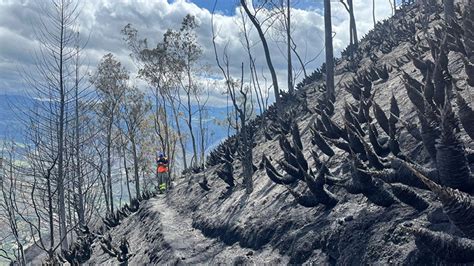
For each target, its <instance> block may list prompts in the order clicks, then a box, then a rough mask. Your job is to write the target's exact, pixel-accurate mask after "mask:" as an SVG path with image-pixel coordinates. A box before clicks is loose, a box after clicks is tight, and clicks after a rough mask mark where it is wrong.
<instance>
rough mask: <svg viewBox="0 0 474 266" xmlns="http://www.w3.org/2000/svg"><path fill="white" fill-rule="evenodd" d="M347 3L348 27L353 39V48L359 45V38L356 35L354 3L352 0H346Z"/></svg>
mask: <svg viewBox="0 0 474 266" xmlns="http://www.w3.org/2000/svg"><path fill="white" fill-rule="evenodd" d="M347 3H348V5H349V15H350V24H351V26H350V28H351V31H352V36H353V38H354V39H353V41H354V45H355V48H356V49H357V47H358V46H359V39H358V37H357V26H356V21H355V16H354V4H353V3H352V0H347Z"/></svg>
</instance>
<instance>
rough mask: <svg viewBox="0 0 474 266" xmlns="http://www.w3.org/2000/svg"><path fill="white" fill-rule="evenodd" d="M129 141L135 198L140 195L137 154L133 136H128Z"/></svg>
mask: <svg viewBox="0 0 474 266" xmlns="http://www.w3.org/2000/svg"><path fill="white" fill-rule="evenodd" d="M130 142H131V143H132V155H133V169H134V176H135V192H136V194H137V198H138V197H139V196H140V176H139V174H138V168H139V166H138V156H137V144H136V142H135V137H134V136H131V137H130Z"/></svg>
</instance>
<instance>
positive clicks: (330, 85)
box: [324, 0, 335, 99]
mask: <svg viewBox="0 0 474 266" xmlns="http://www.w3.org/2000/svg"><path fill="white" fill-rule="evenodd" d="M324 33H325V47H326V88H327V94H326V97H327V99H329V98H331V97H332V96H334V95H335V91H334V54H333V47H332V25H331V1H330V0H324Z"/></svg>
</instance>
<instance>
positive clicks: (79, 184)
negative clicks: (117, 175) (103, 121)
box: [74, 47, 85, 225]
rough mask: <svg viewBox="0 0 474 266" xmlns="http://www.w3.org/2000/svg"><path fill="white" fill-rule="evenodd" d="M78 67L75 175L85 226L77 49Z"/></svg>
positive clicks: (77, 77)
mask: <svg viewBox="0 0 474 266" xmlns="http://www.w3.org/2000/svg"><path fill="white" fill-rule="evenodd" d="M76 53H77V54H76V62H75V63H76V65H75V72H76V73H75V74H76V77H75V88H74V89H75V92H74V93H75V101H74V104H75V108H74V109H75V120H74V123H75V141H76V143H75V144H76V147H75V157H76V167H75V169H74V170H75V175H76V178H77V216H78V219H79V224H80V225H85V215H84V214H85V210H84V193H83V191H82V186H83V185H84V177H83V176H82V173H81V158H80V156H81V151H80V129H79V48H78V47H76Z"/></svg>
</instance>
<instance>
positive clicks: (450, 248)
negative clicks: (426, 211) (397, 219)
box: [402, 225, 474, 263]
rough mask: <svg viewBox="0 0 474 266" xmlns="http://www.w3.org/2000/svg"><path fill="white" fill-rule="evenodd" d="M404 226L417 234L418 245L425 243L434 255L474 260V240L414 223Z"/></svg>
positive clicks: (404, 228)
mask: <svg viewBox="0 0 474 266" xmlns="http://www.w3.org/2000/svg"><path fill="white" fill-rule="evenodd" d="M402 228H403V230H404V231H407V232H409V233H411V234H413V235H414V236H415V238H416V243H417V245H423V246H424V247H426V248H428V249H429V250H430V251H431V252H432V253H433V255H435V256H437V257H439V258H441V259H443V260H445V261H447V262H455V263H467V262H472V261H474V241H473V240H471V239H467V238H461V237H455V236H452V235H449V234H446V233H443V232H434V231H431V230H428V229H425V228H422V227H419V226H413V225H412V226H403V227H402Z"/></svg>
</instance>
